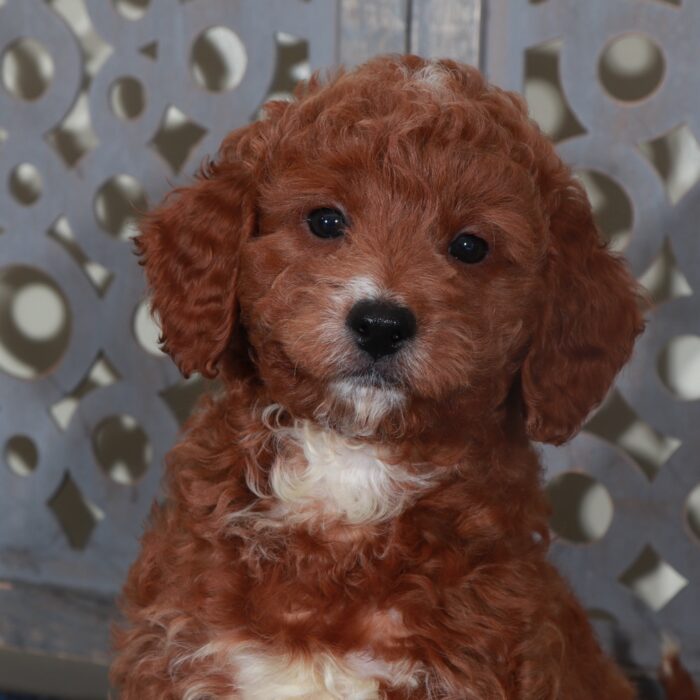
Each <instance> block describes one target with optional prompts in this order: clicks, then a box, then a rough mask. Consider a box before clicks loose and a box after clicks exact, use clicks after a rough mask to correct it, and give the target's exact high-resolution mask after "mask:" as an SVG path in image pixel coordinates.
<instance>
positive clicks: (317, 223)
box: [306, 209, 346, 238]
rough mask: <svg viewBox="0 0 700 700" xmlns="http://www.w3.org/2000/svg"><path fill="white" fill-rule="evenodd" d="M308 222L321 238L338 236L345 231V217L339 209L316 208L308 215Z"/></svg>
mask: <svg viewBox="0 0 700 700" xmlns="http://www.w3.org/2000/svg"><path fill="white" fill-rule="evenodd" d="M306 223H307V224H308V225H309V229H310V230H311V233H313V234H314V236H318V237H319V238H338V237H339V236H342V235H343V234H344V233H345V225H346V222H345V217H344V216H343V214H342V213H341V212H339V211H338V210H337V209H314V211H312V212H311V213H310V214H309V215H308V216H307V217H306Z"/></svg>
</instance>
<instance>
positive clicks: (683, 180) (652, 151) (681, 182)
mask: <svg viewBox="0 0 700 700" xmlns="http://www.w3.org/2000/svg"><path fill="white" fill-rule="evenodd" d="M639 150H640V151H641V152H642V153H643V154H644V156H646V158H647V159H648V160H649V162H650V163H651V164H652V166H653V167H654V169H655V170H656V172H657V173H658V175H659V177H660V178H661V180H662V182H663V184H664V188H665V189H666V194H667V195H668V198H669V200H670V201H671V203H672V204H676V203H677V202H678V201H679V200H680V199H681V198H682V197H683V196H684V195H685V194H686V193H687V192H688V191H689V190H690V189H691V188H692V187H693V186H694V185H695V184H696V183H697V182H698V180H699V179H700V145H698V140H697V139H696V138H695V135H694V134H693V132H692V131H691V130H690V128H689V127H688V125H687V124H679V125H678V126H677V127H675V128H674V129H671V131H669V132H667V133H666V134H662V135H661V136H659V137H658V138H655V139H652V140H651V141H647V142H645V143H640V144H639Z"/></svg>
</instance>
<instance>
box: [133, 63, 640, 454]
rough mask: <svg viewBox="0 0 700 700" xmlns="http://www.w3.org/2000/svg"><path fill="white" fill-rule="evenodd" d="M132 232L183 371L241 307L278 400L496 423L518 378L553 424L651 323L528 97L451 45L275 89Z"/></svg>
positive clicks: (383, 420) (596, 386)
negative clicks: (287, 90) (445, 50)
mask: <svg viewBox="0 0 700 700" xmlns="http://www.w3.org/2000/svg"><path fill="white" fill-rule="evenodd" d="M183 225H184V226H185V227H187V231H188V232H187V234H186V236H185V239H184V240H183V237H182V236H180V237H179V238H178V237H177V234H173V233H172V231H171V229H173V228H180V229H182V228H183ZM174 236H175V237H174ZM174 240H179V241H180V242H181V248H182V250H181V251H180V252H179V253H177V252H176V253H175V257H176V258H177V264H176V265H175V268H176V269H173V265H172V264H171V265H170V266H168V265H167V264H163V260H164V259H165V257H164V256H166V252H165V251H166V248H168V247H169V249H171V250H172V248H173V241H174ZM139 244H140V246H141V249H142V251H143V252H144V255H145V259H146V268H147V272H149V278H150V281H151V284H152V286H153V289H154V304H155V306H156V307H157V308H158V309H159V311H160V315H161V318H162V319H163V330H164V335H165V338H166V343H167V349H168V350H169V351H170V352H171V353H172V354H173V355H174V357H175V358H176V360H178V362H179V363H180V364H181V366H182V367H183V368H184V369H185V370H186V371H189V370H190V369H200V370H201V369H204V370H205V371H209V372H210V373H211V372H213V370H214V369H215V365H216V363H217V362H218V361H219V360H221V358H225V357H226V354H227V353H230V352H231V349H230V348H231V345H230V339H231V337H232V336H233V335H234V334H235V327H236V324H238V327H242V328H243V329H245V337H246V342H247V343H248V344H249V350H250V354H251V357H252V358H253V361H254V365H255V371H256V372H257V373H258V374H259V375H260V377H261V378H262V380H263V381H264V383H265V384H266V386H267V389H268V391H269V394H270V396H271V398H272V399H273V400H274V401H276V402H278V403H280V404H281V405H283V406H284V407H285V408H287V409H288V410H289V411H291V412H292V413H293V414H294V415H297V416H304V417H310V418H314V419H316V420H318V421H320V422H323V423H326V424H329V425H331V426H332V427H335V428H338V429H341V430H343V431H346V432H351V433H356V434H365V435H367V434H374V433H377V432H385V433H386V434H390V433H393V434H401V432H402V431H404V432H405V431H409V432H410V426H411V425H413V426H415V425H417V424H420V425H421V426H422V429H423V430H430V429H431V428H432V427H434V426H435V425H438V424H443V425H444V424H445V422H446V421H448V420H449V421H451V422H452V423H453V424H454V423H456V424H457V425H462V426H464V425H465V424H467V425H468V424H469V423H470V422H471V423H472V424H473V423H474V422H475V421H479V422H481V423H483V422H485V423H489V421H497V420H498V419H499V417H500V418H502V410H503V407H504V405H505V402H506V400H507V397H509V396H513V395H516V396H521V397H522V414H523V418H524V420H525V422H526V426H527V428H528V430H529V431H530V434H531V436H532V437H534V438H536V439H548V440H550V441H553V442H558V441H561V440H563V439H565V438H566V437H568V436H569V435H570V434H571V433H572V432H573V431H574V430H575V429H576V428H577V426H578V425H579V424H580V422H581V421H582V420H583V419H584V418H585V415H586V413H587V412H588V410H590V408H591V407H592V405H594V404H595V403H596V402H597V401H599V400H600V399H601V398H602V396H603V395H604V393H605V390H606V389H607V387H608V385H609V383H610V382H611V381H612V378H613V376H614V374H615V372H616V371H617V370H618V369H619V367H620V366H621V364H622V363H623V362H624V361H625V360H626V359H627V356H628V355H629V352H630V350H631V345H632V342H633V339H634V337H635V335H636V334H637V333H638V332H639V330H640V327H641V323H640V319H639V315H638V313H637V307H636V304H635V291H634V283H633V281H632V280H631V279H630V278H629V277H628V275H627V273H626V272H625V270H624V268H623V267H622V265H621V264H620V262H619V261H618V260H616V259H614V258H613V257H612V256H610V255H609V254H608V253H607V252H606V251H605V250H604V249H602V247H601V245H600V243H599V241H598V237H597V234H596V230H595V226H594V225H593V222H592V218H591V213H590V207H589V206H588V203H587V201H586V199H585V195H584V194H583V191H582V189H581V187H580V185H578V184H576V183H575V182H574V181H573V180H572V178H571V175H570V173H569V171H568V169H566V168H565V167H564V166H563V165H562V164H561V162H560V161H559V160H558V158H557V157H556V155H555V154H554V152H553V151H552V148H551V146H550V145H549V144H548V143H547V141H546V140H545V139H544V138H543V137H542V136H541V135H540V134H539V132H538V131H537V129H536V127H534V126H533V125H532V124H531V123H529V122H528V120H527V117H526V112H525V109H524V107H523V105H522V103H521V102H520V101H519V100H518V99H517V98H516V97H514V96H513V95H511V94H509V93H504V92H502V91H498V90H496V89H494V88H492V87H490V86H488V85H487V84H486V83H485V81H484V80H483V78H482V77H481V76H480V75H479V74H478V73H477V72H476V71H474V70H473V69H468V68H466V67H463V66H459V65H457V64H454V63H451V62H448V61H445V62H437V63H434V62H433V63H429V62H425V61H422V60H421V59H418V58H416V57H406V58H403V59H399V58H384V59H377V60H375V61H374V62H372V63H370V64H367V65H366V66H364V67H362V68H360V69H358V70H357V71H355V72H353V73H349V74H345V75H340V76H339V77H337V78H335V79H334V80H333V81H331V82H330V83H329V84H327V85H321V84H320V83H318V82H312V84H311V85H310V86H309V87H308V88H307V90H306V92H304V93H302V94H300V96H299V99H298V101H297V102H296V103H293V104H279V103H278V104H273V105H272V106H271V108H270V115H269V116H268V118H267V119H266V120H264V121H263V122H261V123H258V124H257V125H255V126H254V127H249V128H248V129H247V130H242V131H239V132H234V134H233V135H232V137H230V139H229V140H228V141H227V142H225V143H224V146H223V147H222V151H221V153H220V156H219V160H218V162H217V163H216V164H215V165H214V166H212V168H211V169H210V171H209V172H208V173H206V177H205V179H203V180H202V181H200V183H199V184H198V185H197V186H195V188H192V190H191V191H185V192H184V193H182V194H181V197H180V199H179V200H177V201H176V202H175V204H173V205H171V206H169V207H166V208H163V209H161V210H160V211H157V212H156V213H155V214H154V215H152V217H151V219H150V221H148V222H147V223H146V225H145V226H144V234H143V235H142V236H141V239H140V241H139ZM170 256H171V258H172V257H173V252H171V253H170ZM188 260H189V261H190V267H188V263H187V261H188ZM173 279H177V282H173ZM190 279H191V284H183V280H184V281H185V282H187V281H188V280H190ZM168 285H169V286H168ZM217 294H218V296H217ZM237 310H240V315H239V317H238V319H237V320H235V319H234V315H235V313H236V311H237ZM207 311H208V313H209V315H208V316H205V315H204V314H206V313H207ZM195 323H198V326H197V330H196V331H193V330H192V328H193V327H194V326H193V324H195ZM207 339H209V342H207ZM514 388H515V389H517V390H516V391H513V390H514Z"/></svg>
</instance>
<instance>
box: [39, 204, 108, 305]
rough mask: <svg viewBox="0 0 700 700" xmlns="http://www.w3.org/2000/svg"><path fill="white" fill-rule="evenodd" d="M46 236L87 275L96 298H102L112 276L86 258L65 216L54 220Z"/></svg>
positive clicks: (104, 268)
mask: <svg viewBox="0 0 700 700" xmlns="http://www.w3.org/2000/svg"><path fill="white" fill-rule="evenodd" d="M47 235H48V236H49V237H50V238H53V239H54V240H55V241H56V242H58V243H60V244H61V246H63V248H64V249H65V251H66V252H67V253H68V254H69V255H70V256H71V258H73V260H75V262H76V263H78V265H79V266H80V269H81V270H82V271H83V273H84V274H85V275H87V278H88V279H89V280H90V282H91V284H92V286H93V287H94V288H95V291H96V292H97V294H98V296H100V297H102V296H104V295H105V292H106V291H107V289H109V285H110V284H111V283H112V280H113V279H114V274H113V273H112V272H110V271H109V270H108V269H107V268H106V267H104V266H103V265H100V263H98V262H95V261H94V260H90V258H88V256H87V255H86V254H85V251H84V250H83V249H82V248H81V247H80V245H79V244H78V241H77V240H76V239H75V236H74V235H73V231H72V230H71V227H70V224H69V223H68V219H66V217H65V216H60V217H59V218H58V219H56V221H54V223H53V224H52V225H51V228H50V229H49V230H48V231H47Z"/></svg>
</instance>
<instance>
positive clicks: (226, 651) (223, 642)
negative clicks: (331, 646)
mask: <svg viewBox="0 0 700 700" xmlns="http://www.w3.org/2000/svg"><path fill="white" fill-rule="evenodd" d="M367 623H368V636H367V639H366V642H367V644H366V646H364V647H360V648H357V649H353V650H351V651H348V652H345V653H337V652H336V653H332V652H331V651H329V650H328V648H317V649H315V650H314V651H309V652H306V653H298V652H297V653H294V654H292V653H291V652H290V653H283V652H280V651H279V650H278V649H272V648H271V647H267V646H266V645H264V644H262V643H259V642H257V641H252V640H250V639H244V638H240V639H231V638H230V637H229V638H228V639H219V640H215V641H210V642H209V643H208V644H206V645H205V646H204V647H203V648H201V649H199V650H197V651H196V652H194V654H193V655H192V658H196V659H197V660H198V662H200V663H202V662H203V663H204V664H205V665H207V666H210V667H212V668H213V669H214V670H215V671H216V673H221V672H222V671H225V672H227V673H228V674H230V677H231V689H232V693H231V695H230V696H226V698H227V699H228V698H229V697H230V698H231V700H232V699H233V698H234V697H235V698H236V699H237V700H271V699H274V700H291V699H292V698H298V699H301V698H305V699H307V700H380V698H383V697H384V693H383V691H382V687H391V688H394V689H400V688H403V689H405V690H412V689H416V688H419V687H421V686H422V685H425V683H426V678H427V676H426V673H425V671H424V669H423V667H422V665H421V664H420V663H418V662H416V661H413V660H411V659H409V658H408V657H406V658H398V659H397V658H395V657H396V654H392V660H388V659H387V658H384V657H383V655H382V654H381V653H378V651H377V648H376V644H374V643H373V642H374V640H375V639H376V642H377V644H379V645H380V646H382V647H383V648H384V649H386V648H390V647H391V646H392V640H394V642H395V643H396V642H398V641H399V640H400V639H401V638H402V637H403V636H405V635H406V630H405V628H404V626H403V623H402V620H401V616H400V614H399V613H397V612H396V611H394V610H388V611H374V612H373V613H372V614H370V616H369V617H368V619H367ZM207 692H208V689H207V687H206V684H200V685H198V686H197V687H196V688H193V691H192V693H191V694H190V695H187V696H186V697H187V700H205V698H206V699H207V700H209V698H210V695H208V694H207ZM217 697H219V695H217Z"/></svg>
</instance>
